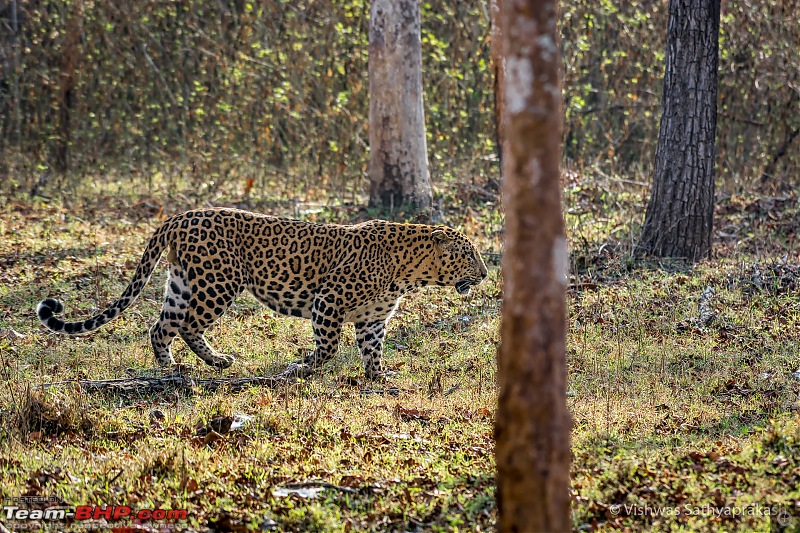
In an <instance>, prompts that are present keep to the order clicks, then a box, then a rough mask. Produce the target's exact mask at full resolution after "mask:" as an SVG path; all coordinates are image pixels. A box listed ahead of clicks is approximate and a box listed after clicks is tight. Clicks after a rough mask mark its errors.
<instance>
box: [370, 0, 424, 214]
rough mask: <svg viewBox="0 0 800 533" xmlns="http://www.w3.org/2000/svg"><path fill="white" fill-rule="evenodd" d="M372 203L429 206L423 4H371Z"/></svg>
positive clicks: (378, 0)
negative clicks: (423, 56)
mask: <svg viewBox="0 0 800 533" xmlns="http://www.w3.org/2000/svg"><path fill="white" fill-rule="evenodd" d="M369 150H370V157H369V181H370V191H369V203H370V206H372V207H382V208H385V209H389V210H390V211H393V210H394V209H395V208H398V207H400V206H404V205H405V206H408V205H410V206H412V207H414V208H416V209H419V210H424V209H427V208H428V207H430V205H431V186H430V180H429V177H428V152H427V146H426V142H425V114H424V111H423V107H422V52H421V48H420V21H419V0H373V2H372V6H371V10H370V26H369Z"/></svg>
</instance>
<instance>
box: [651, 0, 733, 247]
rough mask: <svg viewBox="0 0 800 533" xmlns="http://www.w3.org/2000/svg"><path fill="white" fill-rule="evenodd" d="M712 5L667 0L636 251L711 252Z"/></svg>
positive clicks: (715, 22)
mask: <svg viewBox="0 0 800 533" xmlns="http://www.w3.org/2000/svg"><path fill="white" fill-rule="evenodd" d="M719 17H720V0H670V3H669V28H668V30H667V58H666V71H665V73H664V96H663V101H662V105H663V111H662V115H661V125H660V128H659V131H658V145H657V147H656V161H655V171H654V175H653V191H652V195H651V197H650V203H649V204H648V205H647V214H646V216H645V222H644V229H643V231H642V238H641V241H640V243H639V247H638V251H639V253H646V254H650V255H654V256H658V257H681V258H686V259H689V260H690V261H698V260H700V259H703V258H705V257H708V255H709V254H710V253H711V237H712V225H713V218H714V146H715V134H716V129H717V60H718V56H719V54H718V50H719Z"/></svg>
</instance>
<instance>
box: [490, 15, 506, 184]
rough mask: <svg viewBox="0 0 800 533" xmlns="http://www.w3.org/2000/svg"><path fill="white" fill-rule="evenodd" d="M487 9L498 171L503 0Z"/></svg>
mask: <svg viewBox="0 0 800 533" xmlns="http://www.w3.org/2000/svg"><path fill="white" fill-rule="evenodd" d="M489 9H490V10H491V17H492V36H491V39H492V43H491V53H492V64H493V67H494V142H495V145H496V146H497V159H498V162H499V164H500V173H501V175H502V172H503V145H504V144H505V124H504V122H503V120H504V119H503V116H504V115H503V83H504V82H503V78H504V77H505V72H506V62H505V59H504V58H503V33H502V31H501V28H502V21H501V20H500V19H501V13H502V9H503V0H490V2H489Z"/></svg>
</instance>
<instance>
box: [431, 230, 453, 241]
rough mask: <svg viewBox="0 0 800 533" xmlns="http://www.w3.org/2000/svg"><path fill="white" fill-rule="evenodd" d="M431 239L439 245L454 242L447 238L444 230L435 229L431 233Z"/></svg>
mask: <svg viewBox="0 0 800 533" xmlns="http://www.w3.org/2000/svg"><path fill="white" fill-rule="evenodd" d="M431 239H433V242H434V243H436V244H438V245H445V244H450V243H451V242H453V240H452V239H451V238H450V237H448V236H447V234H446V233H445V232H444V230H443V229H439V228H437V229H435V230H433V231H432V232H431Z"/></svg>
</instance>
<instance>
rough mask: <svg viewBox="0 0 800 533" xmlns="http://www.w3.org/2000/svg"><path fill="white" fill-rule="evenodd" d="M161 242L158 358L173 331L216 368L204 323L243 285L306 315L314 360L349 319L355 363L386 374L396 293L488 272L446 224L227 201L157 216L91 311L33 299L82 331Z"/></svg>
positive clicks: (138, 280) (284, 311) (220, 363)
mask: <svg viewBox="0 0 800 533" xmlns="http://www.w3.org/2000/svg"><path fill="white" fill-rule="evenodd" d="M165 250H166V252H167V253H166V259H167V270H168V275H167V281H166V288H165V291H164V300H163V306H162V309H161V313H160V315H159V317H158V320H157V321H156V322H155V324H154V325H153V326H152V327H151V328H150V330H149V334H150V344H151V345H152V349H153V353H154V354H155V359H156V362H157V363H158V364H159V365H161V366H170V365H175V364H176V363H175V360H174V358H173V356H172V352H171V346H172V342H173V340H175V338H176V337H178V336H180V337H181V338H182V339H183V341H184V342H185V343H186V345H187V346H188V347H189V349H190V350H191V351H192V352H194V353H195V354H196V355H197V356H198V357H199V358H200V359H201V360H202V361H204V362H205V363H206V364H208V365H209V366H211V367H214V368H216V369H224V368H228V367H230V366H231V365H232V364H233V362H234V360H235V357H234V356H233V355H230V354H225V353H220V352H217V351H216V350H215V349H213V348H212V347H211V346H210V345H209V344H208V342H207V341H206V339H205V336H204V335H205V333H206V331H208V329H209V328H210V327H211V326H213V325H214V323H216V322H217V321H218V320H219V319H220V317H222V315H223V314H224V313H225V312H226V310H227V309H228V308H229V307H230V306H231V304H232V303H233V302H234V300H236V299H237V298H238V297H239V296H240V295H241V294H242V293H243V292H244V291H248V292H249V293H250V294H252V295H253V296H254V297H255V299H256V300H258V301H259V302H261V303H262V304H263V305H265V306H266V307H268V308H269V309H271V310H272V311H274V312H276V313H279V314H281V315H287V316H292V317H299V318H305V319H310V320H311V322H312V329H313V335H314V349H313V350H309V351H308V352H307V353H306V355H305V356H304V357H302V359H301V362H302V363H301V364H304V365H310V366H313V367H315V368H316V367H318V366H321V365H323V364H325V363H327V362H329V361H330V360H331V359H332V358H334V356H335V355H336V354H337V352H338V348H339V342H340V338H341V334H342V327H343V325H344V324H345V323H353V325H354V327H355V337H356V343H357V345H358V349H359V352H360V355H361V362H362V364H363V368H364V375H365V377H366V378H368V379H380V378H387V377H390V376H391V375H392V374H393V373H392V372H391V370H387V367H386V366H385V365H384V363H383V346H384V338H385V332H386V326H387V323H388V321H389V319H390V318H391V317H392V315H394V313H395V312H396V310H397V308H398V305H399V303H400V301H401V299H402V297H403V296H404V295H405V294H407V293H409V292H411V291H415V290H417V289H420V288H422V287H426V286H440V287H449V286H452V287H454V288H455V290H456V292H457V293H459V294H461V295H466V294H468V293H469V292H470V289H471V288H472V287H474V286H476V285H478V284H480V283H481V282H482V281H483V280H484V279H485V278H486V277H487V275H488V271H487V268H486V264H485V263H484V261H483V259H482V257H481V254H480V253H479V251H478V249H477V248H476V247H475V245H473V244H472V242H470V240H469V239H468V238H467V237H466V236H465V235H463V234H462V233H461V232H459V231H458V230H456V229H453V228H450V227H447V226H443V225H427V224H411V223H402V222H390V221H386V220H369V221H366V222H361V223H358V224H352V225H344V224H330V223H317V222H308V221H302V220H294V219H290V218H282V217H278V216H272V215H266V214H259V213H253V212H249V211H244V210H239V209H233V208H209V209H195V210H190V211H186V212H183V213H180V214H177V215H174V216H172V217H170V218H168V219H166V220H165V221H164V222H163V223H162V224H161V225H160V227H158V229H156V230H155V232H154V233H153V234H152V237H151V238H150V239H149V241H148V242H147V245H146V246H145V249H144V252H143V253H142V257H141V260H140V261H139V263H138V265H137V267H136V271H135V273H134V274H133V277H132V279H131V280H130V282H129V283H128V286H127V287H126V288H125V290H124V291H123V293H122V295H121V296H120V297H119V298H118V299H117V300H115V301H113V302H111V303H110V304H109V305H108V307H107V308H105V310H103V311H102V312H100V313H98V314H96V315H94V316H92V317H91V318H89V319H86V320H83V321H78V322H65V321H64V320H62V319H60V318H58V317H57V316H56V315H58V314H60V313H62V312H63V310H64V304H63V303H62V302H61V301H59V300H57V299H55V298H47V299H45V300H43V301H42V302H41V303H39V305H38V307H37V315H38V318H39V321H40V322H41V323H42V324H43V325H44V326H45V327H46V328H47V329H49V330H51V331H53V332H57V333H62V334H67V335H70V336H76V335H82V334H85V333H88V332H91V331H93V330H96V329H98V328H99V327H101V326H103V325H104V324H107V323H108V322H110V321H112V320H114V319H115V318H116V317H118V316H120V315H121V314H122V313H123V312H124V311H125V310H126V309H127V308H128V307H130V306H131V304H133V303H134V302H135V301H136V299H137V298H138V297H139V296H140V295H141V293H142V290H143V289H144V287H145V285H146V284H147V283H148V281H149V280H150V277H151V275H152V273H153V271H154V269H155V267H156V265H157V264H158V262H159V261H160V258H161V256H162V254H163V253H164V251H165Z"/></svg>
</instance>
